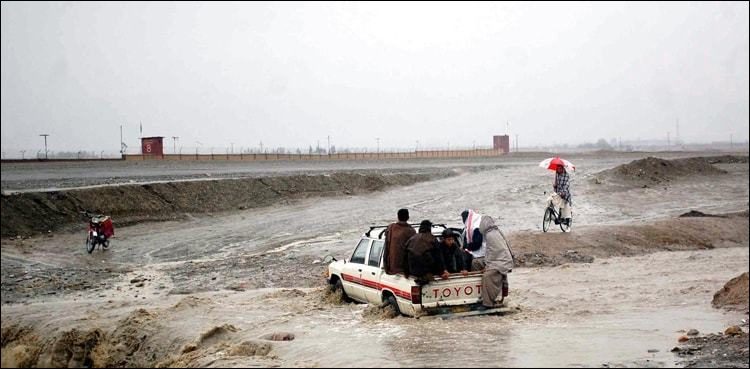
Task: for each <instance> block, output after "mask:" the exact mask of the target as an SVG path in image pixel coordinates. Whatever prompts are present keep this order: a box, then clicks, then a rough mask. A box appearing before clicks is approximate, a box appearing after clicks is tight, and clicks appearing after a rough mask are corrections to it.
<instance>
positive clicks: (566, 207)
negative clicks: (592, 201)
mask: <svg viewBox="0 0 750 369" xmlns="http://www.w3.org/2000/svg"><path fill="white" fill-rule="evenodd" d="M552 188H553V190H554V191H555V192H556V193H557V194H558V195H560V197H561V198H562V199H563V200H564V201H563V203H562V206H561V207H560V208H561V209H560V218H563V220H562V221H563V223H564V224H565V225H570V212H571V208H572V207H573V196H572V195H571V194H570V175H568V172H567V171H566V170H565V166H563V165H558V166H557V170H556V174H555V183H554V184H553V185H552Z"/></svg>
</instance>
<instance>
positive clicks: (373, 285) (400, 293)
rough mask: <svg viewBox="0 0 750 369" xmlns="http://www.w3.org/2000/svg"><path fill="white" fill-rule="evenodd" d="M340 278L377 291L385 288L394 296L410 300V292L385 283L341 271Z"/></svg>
mask: <svg viewBox="0 0 750 369" xmlns="http://www.w3.org/2000/svg"><path fill="white" fill-rule="evenodd" d="M341 278H344V280H345V281H347V282H352V283H356V284H358V285H361V286H365V287H368V288H372V289H376V290H378V291H382V290H386V289H387V290H390V291H392V292H393V293H394V294H395V295H396V296H398V297H401V298H405V299H407V300H409V301H411V292H407V291H402V290H399V289H398V288H396V287H393V286H389V285H387V284H383V283H378V282H375V281H370V280H367V279H363V278H359V277H355V276H353V275H349V274H344V273H341Z"/></svg>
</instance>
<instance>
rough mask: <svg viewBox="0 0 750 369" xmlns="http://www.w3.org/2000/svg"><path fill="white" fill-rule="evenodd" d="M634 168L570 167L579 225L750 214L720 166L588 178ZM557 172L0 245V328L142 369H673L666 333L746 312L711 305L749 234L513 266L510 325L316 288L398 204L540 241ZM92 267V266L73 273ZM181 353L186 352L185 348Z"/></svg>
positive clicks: (734, 173) (742, 187) (735, 167)
mask: <svg viewBox="0 0 750 369" xmlns="http://www.w3.org/2000/svg"><path fill="white" fill-rule="evenodd" d="M629 160H630V159H629V158H628V157H620V158H607V159H602V160H593V159H581V160H580V161H579V162H576V165H578V168H579V169H578V171H577V172H576V174H574V176H573V184H572V192H573V194H574V202H575V204H574V205H575V207H574V219H575V220H574V232H582V231H584V230H585V229H587V228H597V229H600V228H603V227H604V228H606V227H616V226H618V225H621V224H639V223H644V224H648V223H649V222H652V221H655V220H659V219H663V218H673V217H675V216H676V215H679V214H681V213H684V212H686V211H688V210H693V209H694V210H699V211H703V212H706V213H726V212H735V211H741V210H745V209H747V204H748V197H749V194H750V191H749V190H748V182H747V176H748V165H747V164H746V163H745V164H722V165H720V167H721V168H722V169H725V170H727V171H728V174H726V175H722V176H713V177H710V178H693V179H691V180H685V181H675V182H673V183H670V184H669V186H666V189H665V188H616V189H615V188H613V187H612V186H608V185H607V184H606V183H605V184H596V182H595V181H594V174H595V173H597V172H598V171H600V170H603V169H607V168H611V167H613V166H615V165H618V164H620V163H624V162H628V161H629ZM447 170H456V168H454V167H451V168H449V169H448V168H446V171H447ZM552 180H553V177H552V173H551V172H549V171H546V170H544V169H542V168H538V167H536V161H531V160H527V161H518V162H516V163H509V164H508V165H505V166H503V167H501V168H497V169H491V170H484V171H479V172H476V171H467V172H466V173H461V174H460V175H458V176H446V178H444V179H438V180H435V181H430V182H423V183H418V184H415V185H411V186H406V187H399V188H392V189H389V190H387V191H383V192H375V193H370V194H367V195H357V196H344V197H336V198H323V199H320V198H317V199H304V200H295V201H290V202H288V203H287V204H284V205H280V206H272V207H267V208H261V209H252V210H245V211H238V212H234V213H223V214H216V215H209V216H202V217H196V218H192V219H189V220H187V221H179V222H177V221H173V222H160V223H143V224H138V225H134V226H128V227H121V228H118V229H117V237H116V238H115V239H114V240H113V243H112V247H111V248H110V249H109V250H107V251H104V252H102V251H99V250H96V251H95V252H94V253H93V254H91V255H88V254H86V252H85V250H84V246H83V239H84V235H83V232H81V233H80V234H65V233H63V234H53V235H51V237H39V238H34V239H31V240H21V241H15V240H13V241H10V240H3V253H2V267H3V274H2V276H3V286H4V287H3V295H2V296H3V304H4V305H3V327H4V329H5V327H6V326H7V324H10V323H9V322H16V323H17V324H26V325H30V326H32V327H33V328H34V329H35V330H37V331H39V332H48V331H55V332H62V331H65V330H69V329H72V328H78V329H79V330H86V329H102V330H105V331H112V330H115V331H116V332H131V333H132V337H131V336H130V335H128V334H124V335H123V334H119V335H114V336H111V337H110V336H108V337H109V338H108V339H111V340H114V339H118V340H124V339H126V338H127V339H131V340H135V341H137V342H138V345H139V346H138V347H146V346H148V347H149V349H147V350H146V349H144V350H140V351H138V352H135V353H132V354H131V355H129V356H124V357H127V359H122V360H141V361H138V362H137V363H140V364H143V365H146V366H154V365H156V364H158V363H160V362H162V363H164V362H166V363H167V364H168V365H183V364H184V365H198V366H212V367H220V366H278V365H283V366H302V367H309V366H345V367H348V366H362V365H365V366H388V367H390V366H457V367H462V366H522V367H533V366H573V367H592V366H596V367H599V366H602V365H605V364H606V365H608V366H610V367H617V366H624V367H627V366H631V367H632V366H654V367H671V366H674V365H675V360H674V355H673V354H672V353H671V352H669V350H670V349H671V348H672V347H674V346H675V345H676V344H677V342H676V339H677V337H678V336H679V335H681V333H679V332H678V331H680V330H687V329H690V328H695V329H698V330H700V331H701V332H716V331H720V330H722V329H723V328H725V327H726V326H727V325H729V324H737V323H738V321H739V320H740V319H742V318H746V315H745V314H742V313H726V312H722V311H720V310H715V309H713V308H711V304H710V301H711V297H712V295H713V293H714V292H715V291H716V290H718V289H719V288H721V286H722V285H723V284H724V283H725V282H726V281H727V280H728V279H730V278H732V277H734V276H736V275H737V274H738V273H739V272H741V271H743V270H744V271H746V270H747V265H748V261H749V260H748V244H747V242H746V241H745V242H744V243H743V244H736V245H730V246H734V247H729V248H717V249H713V250H700V251H674V252H658V253H653V254H648V255H641V256H633V257H626V258H625V257H612V258H604V259H596V260H594V262H593V263H578V264H563V265H561V266H557V267H547V268H520V269H516V270H514V271H513V273H512V275H511V277H510V283H511V295H510V298H509V302H510V304H511V306H514V307H517V308H518V309H517V310H516V311H515V312H514V313H512V314H508V315H505V316H484V317H472V318H465V319H456V320H442V319H419V320H417V319H412V318H406V317H398V318H395V319H386V318H383V317H381V316H378V314H373V313H372V311H371V309H370V308H369V307H368V306H366V305H356V304H343V305H340V304H332V303H330V302H328V301H327V299H326V297H325V294H324V293H323V292H322V290H321V289H320V288H315V287H314V286H320V285H321V284H322V275H321V274H320V273H321V271H322V266H321V265H320V264H319V261H320V259H322V257H323V256H324V255H326V254H332V255H334V256H336V257H337V258H345V257H346V256H348V255H347V254H348V253H349V252H351V250H352V248H353V246H354V244H355V242H356V240H357V239H358V237H359V236H360V235H361V234H362V233H363V232H364V231H365V230H366V227H367V226H370V225H384V224H388V223H390V222H392V221H393V218H395V212H396V210H397V209H399V208H402V207H406V208H409V209H410V213H411V217H412V218H411V220H412V221H414V222H418V221H419V220H421V219H424V218H427V219H430V220H432V221H433V222H437V223H442V222H444V223H447V224H449V225H454V226H457V225H459V219H460V216H459V214H460V212H461V211H462V210H463V209H465V208H474V209H476V210H478V211H480V212H482V213H484V214H489V215H492V216H495V217H497V218H498V219H499V222H498V223H499V225H500V226H501V228H502V229H503V230H504V231H507V232H509V233H514V232H520V231H534V232H536V231H540V223H541V218H542V213H543V209H544V199H545V198H544V194H543V192H544V191H545V190H546V191H549V189H550V187H551V183H552ZM686 194H689V195H687V196H686ZM555 232H556V233H559V230H558V231H555ZM553 235H554V234H553ZM553 235H550V236H553ZM745 239H746V237H745ZM717 242H719V241H717ZM92 272H101V273H103V274H101V275H100V274H97V275H96V276H95V277H81V276H88V274H86V273H92ZM39 275H42V276H53V277H50V278H54V279H55V281H56V282H55V283H58V284H55V286H58V287H55V288H54V289H50V288H48V287H45V286H44V285H33V286H30V287H29V288H28V289H27V290H26V292H23V291H21V292H19V291H17V290H14V291H15V292H13V293H11V292H9V290H8V287H7V286H8V283H9V282H10V281H24V280H25V279H26V278H31V277H32V276H33V277H34V278H37V276H39ZM44 278H47V277H44ZM44 278H42V279H44ZM81 278H87V280H86V281H83V282H81V281H80V279H81ZM136 279H143V282H142V283H138V284H139V285H140V286H137V284H136V283H131V282H132V281H133V280H136ZM77 283H84V284H85V285H84V287H83V288H81V287H80V286H79V284H77ZM45 288H47V289H45ZM24 293H26V294H25V295H24ZM227 325H229V326H231V328H222V329H217V327H224V326H227ZM216 332H219V333H216ZM276 332H290V333H293V334H294V336H295V338H294V340H292V341H285V342H275V341H274V342H270V341H268V342H270V343H269V344H270V345H271V346H272V349H271V351H270V353H268V354H266V355H259V354H254V355H246V354H243V355H239V354H237V355H233V354H230V353H231V352H235V351H232V350H235V349H236V348H237V347H239V346H237V345H240V346H242V345H243V343H245V342H253V344H255V342H261V341H263V339H262V338H261V337H262V336H264V335H266V334H272V333H276ZM141 333H143V334H141ZM208 333H211V334H208ZM136 336H137V337H136ZM203 336H211V337H215V338H211V339H207V338H205V337H204V338H201V337H203ZM144 337H145V338H144ZM264 342H265V341H264ZM113 344H114V343H113ZM188 345H193V346H195V348H192V346H190V349H188V350H187V351H185V350H186V349H184V348H185V347H187V346H188ZM242 347H245V346H242ZM649 350H651V352H649ZM240 351H241V350H240ZM238 352H239V351H238ZM113 355H114V354H113ZM4 356H5V352H4ZM115 356H116V355H115ZM115 356H112V357H113V358H115ZM47 359H49V360H52V359H51V358H45V357H42V358H40V362H41V363H44V360H47ZM4 360H5V359H4ZM101 360H109V359H101ZM111 360H115V359H111ZM165 360H166V361H165ZM4 362H5V361H4ZM104 362H105V363H116V364H119V365H120V366H124V365H131V364H134V363H136V362H135V361H124V362H119V361H112V362H108V361H104ZM113 365H114V364H113ZM4 366H5V365H4Z"/></svg>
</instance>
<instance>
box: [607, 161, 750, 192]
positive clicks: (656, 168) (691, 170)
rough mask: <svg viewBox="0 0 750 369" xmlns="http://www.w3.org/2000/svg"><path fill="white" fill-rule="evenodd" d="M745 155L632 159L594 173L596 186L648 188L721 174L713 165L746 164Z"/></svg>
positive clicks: (722, 171)
mask: <svg viewBox="0 0 750 369" xmlns="http://www.w3.org/2000/svg"><path fill="white" fill-rule="evenodd" d="M747 162H748V158H747V157H746V156H744V157H743V156H730V155H725V156H716V157H695V158H684V159H673V160H665V159H660V158H655V157H651V156H649V157H647V158H645V159H640V160H635V161H632V162H630V163H628V164H623V165H619V166H617V167H614V168H612V169H607V170H604V171H601V172H599V173H597V174H596V175H595V177H594V181H595V183H602V182H616V183H626V184H631V185H637V186H641V187H650V186H656V185H664V184H668V183H669V182H671V181H674V180H677V179H680V178H686V177H690V176H696V175H724V174H726V171H724V170H722V169H719V168H717V167H715V166H714V165H713V164H735V163H747Z"/></svg>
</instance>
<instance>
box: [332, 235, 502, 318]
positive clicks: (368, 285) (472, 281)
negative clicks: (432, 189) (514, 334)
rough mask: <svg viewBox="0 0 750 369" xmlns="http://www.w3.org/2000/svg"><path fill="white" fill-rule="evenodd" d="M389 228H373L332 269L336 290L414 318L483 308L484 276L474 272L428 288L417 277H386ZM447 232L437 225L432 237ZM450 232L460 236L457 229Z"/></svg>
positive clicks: (439, 282)
mask: <svg viewBox="0 0 750 369" xmlns="http://www.w3.org/2000/svg"><path fill="white" fill-rule="evenodd" d="M412 226H413V227H415V228H416V227H417V226H418V225H416V224H414V225H412ZM385 227H386V226H377V227H371V228H370V230H369V231H367V232H365V233H364V234H363V235H362V236H361V237H360V239H359V240H358V241H357V243H356V245H355V246H354V250H353V251H352V253H351V256H350V257H349V258H347V259H346V260H336V261H334V262H332V263H330V264H329V265H328V271H327V273H326V274H327V279H328V283H329V285H330V286H331V288H332V289H341V290H342V292H343V294H344V296H345V297H348V298H349V299H352V300H354V301H357V302H362V303H368V304H373V305H381V304H390V305H392V306H393V307H395V308H396V309H397V311H398V312H399V313H401V314H403V315H407V316H412V317H420V316H424V315H435V314H441V313H461V312H470V311H473V310H475V309H476V308H478V307H479V306H480V305H481V291H482V272H471V273H469V275H467V276H464V275H462V274H460V273H456V274H451V275H450V276H449V278H448V279H445V280H444V279H441V278H440V277H437V278H434V279H433V280H431V281H429V282H428V283H427V284H424V285H420V284H418V283H417V282H416V280H415V279H414V277H409V278H406V277H405V276H404V275H403V274H386V273H385V269H384V267H383V248H384V247H385V239H384V237H383V235H384V231H385ZM446 228H447V227H446V226H445V225H442V224H436V225H433V228H432V234H433V235H434V236H435V237H436V238H437V239H438V240H440V239H441V238H442V236H441V234H442V231H443V230H444V229H446ZM381 229H382V230H381ZM450 229H451V230H454V231H455V232H459V229H457V228H450ZM376 231H377V232H376ZM458 247H460V244H459V245H458ZM493 310H495V309H489V310H486V313H492V312H495V311H493Z"/></svg>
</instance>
